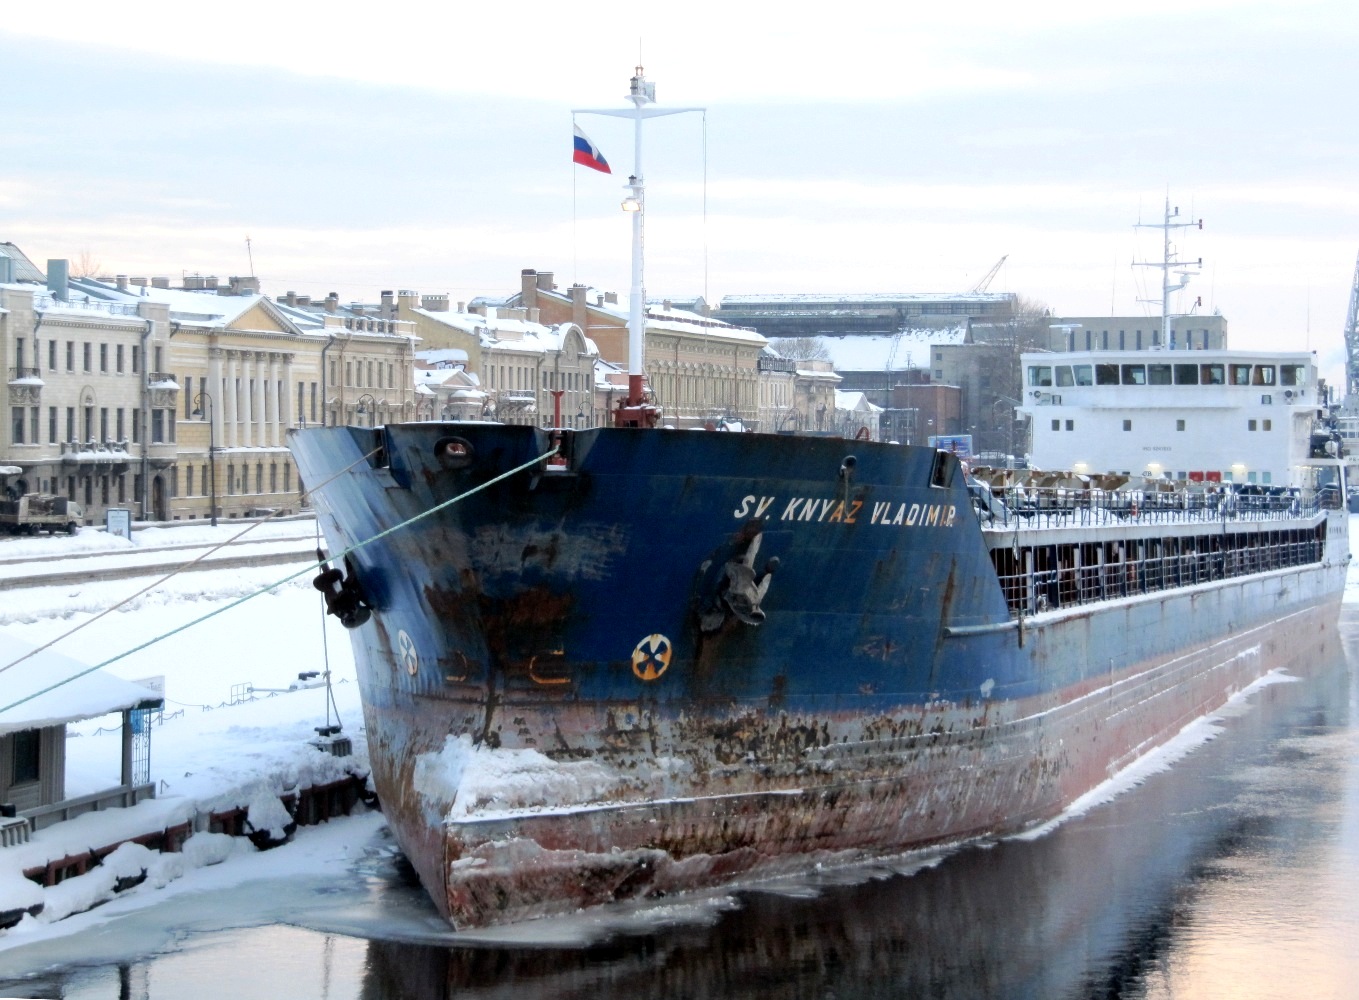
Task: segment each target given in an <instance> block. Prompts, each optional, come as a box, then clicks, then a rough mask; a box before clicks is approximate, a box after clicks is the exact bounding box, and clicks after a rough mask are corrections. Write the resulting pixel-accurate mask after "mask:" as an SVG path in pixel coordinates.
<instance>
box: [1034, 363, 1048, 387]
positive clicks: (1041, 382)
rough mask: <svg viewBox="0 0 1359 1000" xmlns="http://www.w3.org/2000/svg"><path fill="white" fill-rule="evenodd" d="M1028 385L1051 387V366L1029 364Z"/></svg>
mask: <svg viewBox="0 0 1359 1000" xmlns="http://www.w3.org/2000/svg"><path fill="white" fill-rule="evenodd" d="M1029 385H1032V386H1039V387H1043V388H1051V386H1052V367H1051V366H1050V365H1029Z"/></svg>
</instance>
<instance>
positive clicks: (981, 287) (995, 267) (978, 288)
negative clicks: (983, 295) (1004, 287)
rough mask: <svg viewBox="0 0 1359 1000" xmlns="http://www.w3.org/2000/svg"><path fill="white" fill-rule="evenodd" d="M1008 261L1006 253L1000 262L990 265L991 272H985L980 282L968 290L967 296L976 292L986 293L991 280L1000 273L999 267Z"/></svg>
mask: <svg viewBox="0 0 1359 1000" xmlns="http://www.w3.org/2000/svg"><path fill="white" fill-rule="evenodd" d="M1009 259H1010V255H1009V254H1008V253H1007V254H1006V255H1005V256H1004V257H1002V258H1001V259H1000V260H998V261H996V262H995V263H994V264H992V265H991V270H989V271H987V272H986V274H985V275H984V276H983V277H982V280H981V281H979V282H977V283H976V284H975V285H973V286H972V287H971V288H970V289H969V290H968V294H969V295H975V294H977V293H978V292H984V291H986V286H987V285H989V284H991V280H992V279H993V278H995V276H996V274H997V273H999V271H1000V269H1001V266H1002V265H1003V264H1004V263H1005V262H1006V261H1007V260H1009Z"/></svg>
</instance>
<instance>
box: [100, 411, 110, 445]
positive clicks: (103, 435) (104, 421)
mask: <svg viewBox="0 0 1359 1000" xmlns="http://www.w3.org/2000/svg"><path fill="white" fill-rule="evenodd" d="M108 439H109V408H108V407H107V406H101V407H99V440H100V441H107V440H108Z"/></svg>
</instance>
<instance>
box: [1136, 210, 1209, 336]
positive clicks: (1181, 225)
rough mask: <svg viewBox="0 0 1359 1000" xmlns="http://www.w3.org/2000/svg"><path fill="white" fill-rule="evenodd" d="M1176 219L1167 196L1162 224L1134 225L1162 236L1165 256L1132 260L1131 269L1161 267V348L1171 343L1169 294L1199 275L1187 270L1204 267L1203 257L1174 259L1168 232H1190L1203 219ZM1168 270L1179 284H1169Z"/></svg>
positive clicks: (1200, 223) (1175, 255)
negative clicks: (1180, 220) (1178, 230)
mask: <svg viewBox="0 0 1359 1000" xmlns="http://www.w3.org/2000/svg"><path fill="white" fill-rule="evenodd" d="M1179 217H1180V207H1179V206H1178V205H1176V206H1175V208H1174V209H1172V208H1171V207H1170V196H1169V195H1167V196H1166V211H1165V221H1163V222H1139V223H1137V224H1136V226H1137V228H1139V229H1159V230H1161V232H1162V234H1163V238H1164V244H1165V250H1164V254H1163V256H1162V259H1161V260H1160V261H1143V260H1135V261H1133V267H1156V268H1160V269H1161V299H1160V302H1161V345H1160V346H1161V347H1163V348H1168V347H1170V346H1171V344H1170V293H1171V292H1178V291H1180V290H1181V289H1182V288H1184V287H1185V286H1186V285H1187V284H1189V279H1190V278H1196V277H1198V275H1199V270H1190V268H1198V269H1202V267H1203V258H1202V257H1200V258H1199V259H1198V260H1197V261H1192V262H1191V261H1181V260H1179V259H1178V256H1177V254H1176V251H1175V250H1174V249H1172V247H1171V245H1170V232H1171V230H1173V229H1193V228H1195V227H1197V228H1198V229H1202V228H1203V220H1202V219H1199V220H1198V221H1193V220H1190V221H1188V222H1174V221H1172V220H1174V219H1178V218H1179ZM1171 271H1174V272H1175V274H1176V275H1178V276H1179V279H1180V280H1179V283H1178V284H1175V285H1172V284H1171V283H1170V272H1171ZM1137 301H1138V302H1155V301H1156V299H1138V300H1137Z"/></svg>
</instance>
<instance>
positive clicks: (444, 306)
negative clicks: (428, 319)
mask: <svg viewBox="0 0 1359 1000" xmlns="http://www.w3.org/2000/svg"><path fill="white" fill-rule="evenodd" d="M420 308H421V309H424V310H425V311H426V312H436V313H446V312H448V295H447V294H435V295H422V296H420ZM458 312H462V303H461V302H459V303H458Z"/></svg>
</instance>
